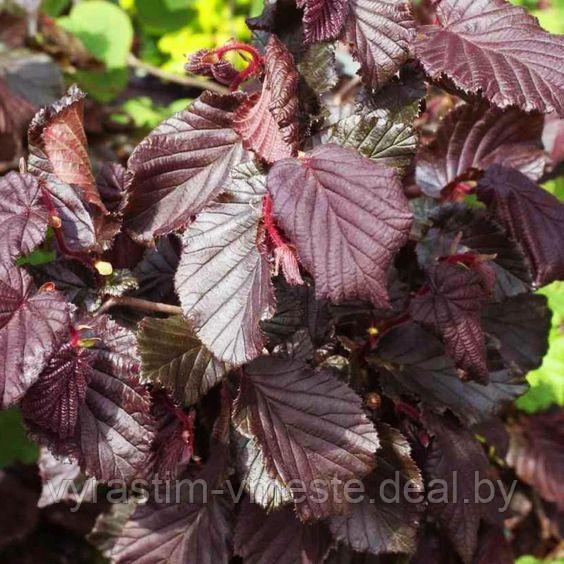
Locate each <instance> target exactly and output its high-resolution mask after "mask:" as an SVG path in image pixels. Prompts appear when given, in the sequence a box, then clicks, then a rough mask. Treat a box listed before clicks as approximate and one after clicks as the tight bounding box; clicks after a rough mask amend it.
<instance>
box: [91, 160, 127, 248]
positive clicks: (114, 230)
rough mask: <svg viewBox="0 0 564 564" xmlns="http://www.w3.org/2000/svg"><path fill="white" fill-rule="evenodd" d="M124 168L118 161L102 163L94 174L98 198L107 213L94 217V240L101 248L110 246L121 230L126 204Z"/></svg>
mask: <svg viewBox="0 0 564 564" xmlns="http://www.w3.org/2000/svg"><path fill="white" fill-rule="evenodd" d="M125 181H126V170H125V168H124V167H123V166H121V165H120V164H118V163H104V164H103V165H102V168H101V169H100V172H99V173H98V175H97V176H96V185H97V187H98V192H99V193H100V198H101V199H102V202H103V203H104V206H105V207H106V210H108V212H109V213H108V214H101V213H99V214H97V215H96V217H95V220H94V221H95V227H96V240H97V242H98V244H99V245H101V247H102V248H103V249H107V248H109V247H110V246H111V243H112V242H113V240H114V238H115V236H116V235H117V234H118V233H119V232H120V230H121V224H122V214H123V210H124V208H125V204H126V192H125Z"/></svg>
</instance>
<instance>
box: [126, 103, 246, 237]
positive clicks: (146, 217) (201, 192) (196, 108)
mask: <svg viewBox="0 0 564 564" xmlns="http://www.w3.org/2000/svg"><path fill="white" fill-rule="evenodd" d="M243 100H244V96H243V95H239V94H229V95H226V96H220V95H217V94H213V93H211V92H204V93H203V94H202V95H201V96H200V97H199V98H198V99H197V100H196V101H195V102H194V103H193V104H192V105H191V106H189V107H188V108H186V109H185V110H183V111H181V112H179V113H177V114H175V115H174V116H172V117H170V118H168V119H167V120H165V121H163V122H162V123H161V124H160V125H159V126H158V127H157V128H155V129H154V130H153V131H152V132H151V133H150V134H149V136H148V137H146V138H145V140H144V141H142V142H141V143H140V144H139V145H138V146H137V148H136V149H135V151H133V153H132V155H131V157H130V159H129V162H128V171H129V174H130V179H129V185H128V187H129V190H130V199H129V203H128V206H127V208H126V225H127V227H128V228H129V229H130V231H131V232H132V233H133V235H134V236H135V238H136V239H138V240H140V241H143V242H150V241H151V240H152V239H153V237H156V236H159V235H166V234H167V233H170V232H172V231H176V230H178V229H180V228H182V227H184V226H185V225H186V224H187V223H188V222H189V221H190V218H191V216H193V215H195V214H197V213H198V212H199V211H201V210H202V209H203V208H204V207H205V206H206V205H208V204H209V203H210V202H211V201H212V200H213V199H214V198H215V197H216V196H218V195H219V193H220V192H221V190H222V188H223V184H224V182H225V180H226V179H227V177H228V174H229V171H230V169H231V168H232V167H233V166H235V165H237V164H238V163H240V162H241V161H244V160H247V159H248V155H247V154H246V153H245V151H244V150H243V147H242V142H241V138H240V137H239V136H238V135H237V134H236V133H235V132H234V131H233V129H232V126H233V112H234V111H235V110H236V109H237V107H238V106H239V104H240V103H241V102H242V101H243Z"/></svg>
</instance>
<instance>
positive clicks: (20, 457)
mask: <svg viewBox="0 0 564 564" xmlns="http://www.w3.org/2000/svg"><path fill="white" fill-rule="evenodd" d="M0 445H1V446H2V448H0V468H4V467H5V466H7V465H8V464H10V463H12V462H14V461H16V460H17V461H19V462H23V463H26V464H32V463H34V462H35V461H36V460H37V457H38V456H39V448H38V446H37V445H36V444H35V443H33V442H32V441H30V440H29V439H28V438H27V436H26V432H25V429H24V426H23V423H22V418H21V415H20V412H19V410H18V409H16V408H11V409H6V410H5V411H0Z"/></svg>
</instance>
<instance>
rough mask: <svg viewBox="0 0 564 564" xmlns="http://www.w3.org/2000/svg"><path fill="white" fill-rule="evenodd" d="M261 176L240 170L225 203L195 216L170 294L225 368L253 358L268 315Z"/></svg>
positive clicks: (269, 301)
mask: <svg viewBox="0 0 564 564" xmlns="http://www.w3.org/2000/svg"><path fill="white" fill-rule="evenodd" d="M264 192H265V189H264V177H263V176H262V175H260V174H259V172H258V170H257V169H256V167H255V166H254V165H241V166H240V167H237V168H236V169H235V170H234V171H233V173H232V179H231V181H230V183H229V184H228V185H227V187H226V191H225V199H226V200H227V201H226V203H219V204H216V205H214V206H212V207H210V208H209V210H208V211H206V212H203V213H201V214H200V215H199V216H198V218H197V219H196V221H194V223H192V225H191V226H190V228H189V229H188V230H187V231H186V233H185V234H184V238H183V251H182V256H181V259H180V265H179V267H178V272H177V274H176V290H177V292H178V296H179V298H180V303H181V305H182V308H183V310H184V313H185V314H186V316H187V317H188V318H189V319H190V320H191V322H192V325H193V327H194V329H195V331H196V334H197V336H198V337H199V338H200V340H201V341H202V343H203V344H204V345H205V346H206V347H207V348H208V349H209V350H210V351H211V352H212V353H213V355H214V356H215V357H216V358H218V359H220V360H222V361H224V362H228V363H231V364H243V363H245V362H248V361H249V360H251V359H252V358H255V357H257V356H258V355H259V354H260V353H261V351H262V348H263V344H264V336H263V335H262V332H261V331H260V328H259V322H260V321H261V320H262V319H264V318H266V317H269V316H270V315H271V310H272V306H271V304H272V294H273V292H272V283H271V281H270V273H269V265H268V262H267V261H266V259H265V258H264V257H263V256H262V254H261V253H260V252H259V249H258V247H257V238H258V237H259V221H260V219H261V200H262V197H263V195H264Z"/></svg>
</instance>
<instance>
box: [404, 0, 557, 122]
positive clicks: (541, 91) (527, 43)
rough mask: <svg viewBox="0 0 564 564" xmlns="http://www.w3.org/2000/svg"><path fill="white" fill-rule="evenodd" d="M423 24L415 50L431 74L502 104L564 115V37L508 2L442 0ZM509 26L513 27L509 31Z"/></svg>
mask: <svg viewBox="0 0 564 564" xmlns="http://www.w3.org/2000/svg"><path fill="white" fill-rule="evenodd" d="M435 6H436V8H435V14H436V23H434V24H433V25H424V26H420V27H419V28H418V30H417V38H416V39H415V43H414V49H415V54H416V55H417V57H418V58H419V60H420V61H421V62H422V63H423V67H424V69H425V71H426V72H427V74H429V75H430V76H431V77H432V78H435V79H439V78H441V77H442V76H443V75H444V76H446V77H448V78H449V79H450V80H452V82H453V83H454V85H455V86H456V87H457V88H459V89H460V90H462V91H464V92H466V93H470V94H481V95H482V96H484V97H485V98H487V99H488V100H489V101H490V102H492V103H493V104H495V105H496V106H498V107H500V108H505V107H507V106H519V107H520V108H521V109H523V110H525V111H533V110H538V111H540V112H545V113H548V112H552V111H556V112H558V113H559V114H562V113H564V105H563V100H564V92H563V89H564V71H563V68H564V40H563V38H562V36H559V35H551V34H550V33H547V32H546V31H544V30H543V29H542V28H541V27H540V26H539V24H538V20H537V18H535V17H534V16H532V15H529V14H528V13H527V12H526V10H525V9H524V8H521V7H520V6H519V7H518V6H512V5H511V4H510V3H509V2H506V1H505V0H478V1H476V0H441V1H440V2H436V4H435ZM508 30H510V31H509V32H508Z"/></svg>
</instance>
